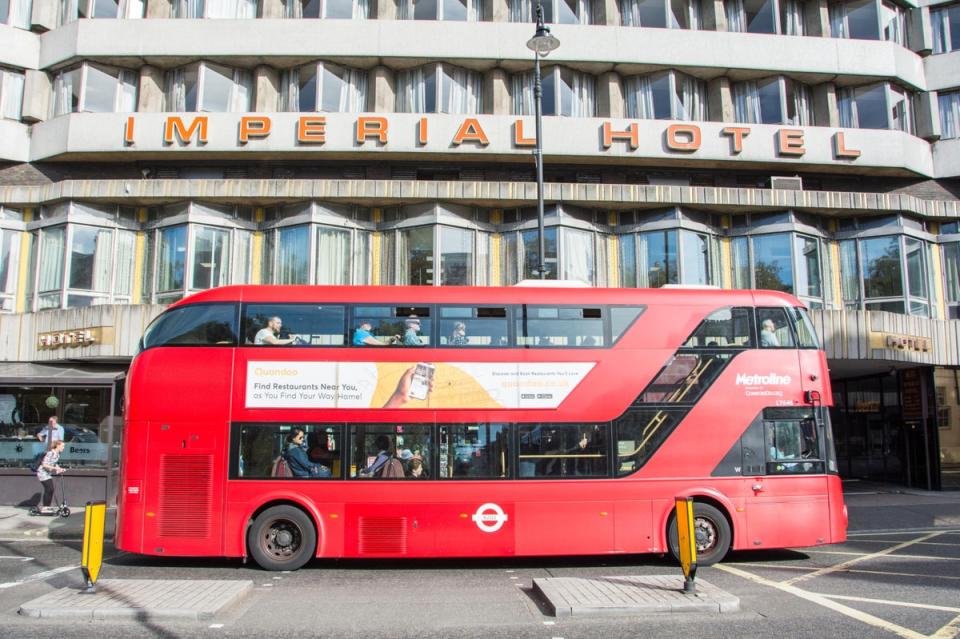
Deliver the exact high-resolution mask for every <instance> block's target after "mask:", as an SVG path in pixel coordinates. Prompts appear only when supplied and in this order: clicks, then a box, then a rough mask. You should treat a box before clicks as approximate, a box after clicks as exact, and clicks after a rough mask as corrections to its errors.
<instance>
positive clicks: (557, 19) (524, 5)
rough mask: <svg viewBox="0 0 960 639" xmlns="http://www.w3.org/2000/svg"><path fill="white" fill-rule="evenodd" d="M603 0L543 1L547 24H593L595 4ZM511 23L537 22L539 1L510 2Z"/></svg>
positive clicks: (544, 18) (544, 16)
mask: <svg viewBox="0 0 960 639" xmlns="http://www.w3.org/2000/svg"><path fill="white" fill-rule="evenodd" d="M599 1H601V0H543V21H544V22H545V23H547V24H592V23H593V19H592V18H593V2H599ZM509 7H510V22H536V21H537V0H509Z"/></svg>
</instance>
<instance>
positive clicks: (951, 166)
mask: <svg viewBox="0 0 960 639" xmlns="http://www.w3.org/2000/svg"><path fill="white" fill-rule="evenodd" d="M933 171H934V173H935V174H936V175H937V177H944V178H950V177H960V138H953V139H950V140H940V141H939V142H934V143H933Z"/></svg>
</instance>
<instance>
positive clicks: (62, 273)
mask: <svg viewBox="0 0 960 639" xmlns="http://www.w3.org/2000/svg"><path fill="white" fill-rule="evenodd" d="M39 234H40V255H39V265H40V266H39V272H38V274H37V292H38V296H37V305H36V306H37V310H40V309H45V308H67V307H78V306H92V305H98V304H110V303H124V302H125V303H129V302H130V295H131V291H132V288H133V267H134V264H133V261H134V242H135V237H136V234H135V233H134V232H133V231H129V230H124V229H120V228H104V227H97V226H88V225H84V224H73V223H70V224H65V225H61V226H55V227H46V228H42V229H40V231H39Z"/></svg>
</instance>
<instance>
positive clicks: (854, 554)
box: [803, 544, 960, 561]
mask: <svg viewBox="0 0 960 639" xmlns="http://www.w3.org/2000/svg"><path fill="white" fill-rule="evenodd" d="M945 545H947V546H956V544H945ZM889 550H890V551H891V552H892V551H894V550H896V548H890V549H889ZM803 552H804V553H807V554H810V555H814V554H816V555H845V556H847V557H863V558H869V557H873V556H875V555H884V554H886V552H887V551H882V550H881V551H878V552H875V553H866V552H844V551H842V550H804V551H803ZM887 556H888V557H889V558H891V559H923V560H924V561H933V560H936V561H960V557H937V556H935V555H887Z"/></svg>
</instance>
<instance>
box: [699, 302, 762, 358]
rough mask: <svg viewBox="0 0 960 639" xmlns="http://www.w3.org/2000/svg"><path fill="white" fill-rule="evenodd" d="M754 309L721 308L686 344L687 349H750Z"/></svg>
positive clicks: (705, 321)
mask: <svg viewBox="0 0 960 639" xmlns="http://www.w3.org/2000/svg"><path fill="white" fill-rule="evenodd" d="M752 344H753V312H752V309H749V308H742V307H735V308H721V309H720V310H717V311H714V312H713V313H711V314H710V315H708V316H707V318H706V319H704V320H703V321H702V322H700V325H699V326H697V328H696V329H695V330H694V331H693V334H692V335H691V336H690V337H689V338H688V339H687V341H686V342H685V343H684V347H685V348H750V347H751V345H752Z"/></svg>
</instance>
